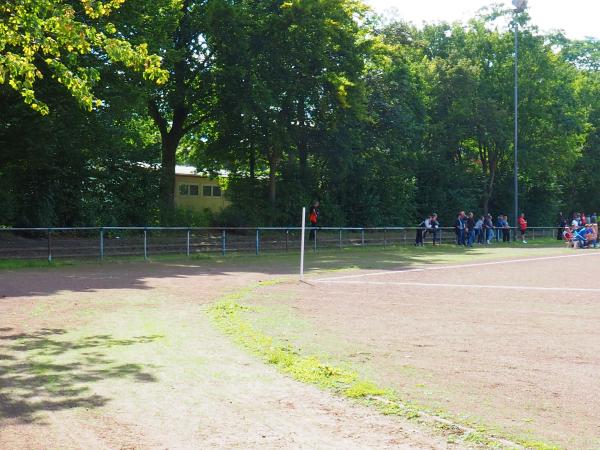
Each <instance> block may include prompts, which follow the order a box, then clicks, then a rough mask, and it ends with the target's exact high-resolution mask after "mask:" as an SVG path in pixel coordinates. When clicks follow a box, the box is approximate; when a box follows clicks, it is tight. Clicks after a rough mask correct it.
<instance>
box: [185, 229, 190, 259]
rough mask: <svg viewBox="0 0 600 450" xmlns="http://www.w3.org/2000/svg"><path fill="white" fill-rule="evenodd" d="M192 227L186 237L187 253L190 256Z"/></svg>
mask: <svg viewBox="0 0 600 450" xmlns="http://www.w3.org/2000/svg"><path fill="white" fill-rule="evenodd" d="M190 235H191V233H190V229H189V228H188V229H187V233H186V239H185V254H186V256H190V238H191V236H190Z"/></svg>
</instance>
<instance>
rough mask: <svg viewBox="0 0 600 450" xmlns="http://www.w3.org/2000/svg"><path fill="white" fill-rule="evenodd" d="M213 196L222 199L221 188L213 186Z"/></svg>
mask: <svg viewBox="0 0 600 450" xmlns="http://www.w3.org/2000/svg"><path fill="white" fill-rule="evenodd" d="M212 195H213V197H220V196H221V188H220V187H219V186H213V187H212Z"/></svg>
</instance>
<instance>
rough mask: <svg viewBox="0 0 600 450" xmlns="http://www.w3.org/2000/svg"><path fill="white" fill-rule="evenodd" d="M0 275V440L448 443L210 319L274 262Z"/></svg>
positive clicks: (93, 444)
mask: <svg viewBox="0 0 600 450" xmlns="http://www.w3.org/2000/svg"><path fill="white" fill-rule="evenodd" d="M211 266H212V264H211V263H210V262H208V263H206V262H204V263H199V265H193V264H186V265H180V264H174V263H172V264H166V263H165V264H162V263H157V264H117V265H102V266H100V265H84V266H81V267H72V268H58V269H45V270H19V271H4V272H0V318H1V319H0V320H1V321H0V449H3V450H5V449H10V450H13V449H61V450H69V449H86V450H92V449H200V448H227V449H229V448H261V449H263V448H340V449H341V448H344V449H348V448H350V449H351V448H355V449H363V448H426V449H431V448H446V447H447V445H446V444H445V442H444V441H443V440H440V439H439V438H437V437H431V436H428V435H427V434H426V433H424V432H423V431H419V430H417V429H416V428H415V426H414V425H413V424H411V423H407V422H402V421H400V420H398V419H396V418H393V417H385V416H382V415H380V414H378V413H377V412H375V411H373V410H371V409H369V408H366V407H363V406H359V405H356V404H354V403H352V402H348V401H346V400H343V399H340V398H336V397H334V396H332V395H330V394H328V393H327V392H324V391H321V390H319V389H317V388H315V387H312V386H308V385H304V384H301V383H298V382H295V381H293V380H291V379H290V378H288V377H285V376H283V375H281V374H279V373H278V372H277V371H276V370H275V369H273V368H271V367H268V366H265V365H263V364H262V363H261V362H259V361H258V360H256V359H255V358H253V357H251V356H249V355H247V354H246V353H244V352H243V351H242V350H240V349H239V348H238V347H236V346H235V345H233V344H232V343H231V342H230V341H229V340H228V339H227V338H226V337H225V336H223V335H221V334H220V333H219V332H218V331H216V330H215V328H214V327H213V326H212V325H211V324H210V323H209V320H208V317H207V314H206V311H205V309H206V305H207V304H209V303H210V302H213V301H215V300H216V299H217V298H218V297H219V296H220V295H223V294H225V293H227V292H231V291H235V290H236V289H239V288H241V287H244V286H246V285H248V284H250V283H255V282H256V281H258V280H262V279H265V278H266V277H272V276H275V275H277V276H281V274H282V273H286V272H287V271H288V268H286V265H285V264H283V265H279V266H278V267H277V269H275V268H274V267H272V266H269V265H264V266H263V267H262V268H261V270H260V271H251V270H248V268H247V266H244V265H239V264H238V265H235V266H233V267H227V266H224V265H220V266H219V267H218V268H217V269H215V268H214V267H213V268H211Z"/></svg>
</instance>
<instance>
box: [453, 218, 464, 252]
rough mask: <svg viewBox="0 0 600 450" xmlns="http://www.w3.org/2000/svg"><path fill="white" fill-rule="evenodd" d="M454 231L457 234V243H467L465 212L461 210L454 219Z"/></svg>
mask: <svg viewBox="0 0 600 450" xmlns="http://www.w3.org/2000/svg"><path fill="white" fill-rule="evenodd" d="M454 233H455V234H456V244H457V245H465V212H464V211H461V212H459V213H458V214H457V215H456V220H455V221H454Z"/></svg>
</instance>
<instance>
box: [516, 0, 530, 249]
mask: <svg viewBox="0 0 600 450" xmlns="http://www.w3.org/2000/svg"><path fill="white" fill-rule="evenodd" d="M513 4H514V5H515V14H514V16H513V20H514V23H515V138H514V139H515V140H514V148H515V168H514V194H515V219H514V227H515V239H516V228H517V225H518V222H519V72H518V69H519V22H518V20H517V19H518V17H517V15H518V13H519V12H521V11H523V10H524V9H525V7H526V5H527V0H524V1H522V0H513Z"/></svg>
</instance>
